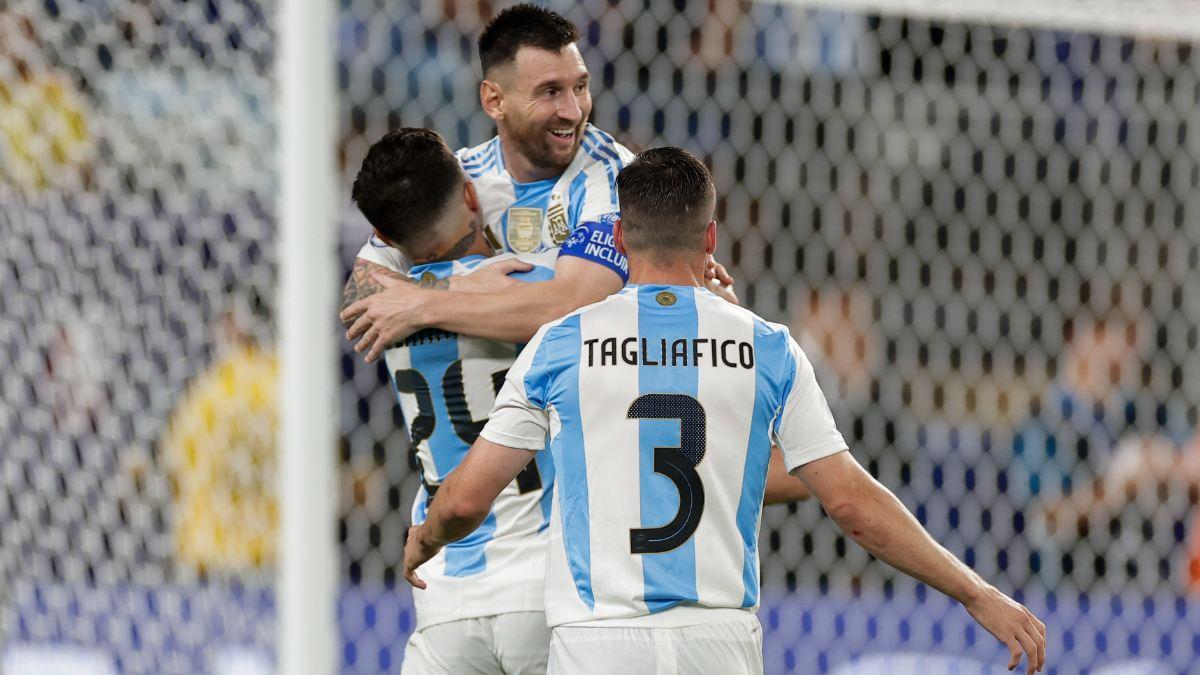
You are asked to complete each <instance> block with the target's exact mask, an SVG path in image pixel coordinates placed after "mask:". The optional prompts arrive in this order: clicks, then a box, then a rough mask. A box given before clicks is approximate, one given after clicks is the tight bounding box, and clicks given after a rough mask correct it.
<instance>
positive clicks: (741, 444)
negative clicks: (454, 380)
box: [509, 285, 845, 626]
mask: <svg viewBox="0 0 1200 675" xmlns="http://www.w3.org/2000/svg"><path fill="white" fill-rule="evenodd" d="M811 371H812V369H811V366H810V365H809V364H808V362H807V360H806V359H805V357H804V355H803V352H801V351H800V349H799V348H798V347H796V346H795V341H794V340H792V339H791V337H790V335H789V334H788V332H787V329H786V328H784V327H782V326H779V325H776V324H770V323H767V322H765V321H763V320H762V319H760V318H758V317H757V316H755V315H754V314H753V313H751V312H749V311H747V310H745V309H742V308H739V307H737V306H735V305H732V304H729V303H727V302H725V301H724V300H721V299H719V298H717V297H716V296H714V295H712V294H711V293H709V292H708V291H705V290H703V289H700V288H696V287H692V286H657V285H630V286H627V287H626V288H625V289H624V290H623V291H621V292H620V293H618V294H616V295H614V296H612V297H610V298H609V299H607V300H605V301H603V302H600V303H597V304H595V305H591V306H589V307H585V308H583V309H582V310H580V311H578V312H576V313H575V314H572V315H568V316H567V317H565V318H564V319H561V320H559V321H558V322H556V323H553V324H549V325H548V326H546V327H544V328H543V330H542V332H541V333H539V335H538V336H537V337H536V338H535V339H534V342H532V343H531V344H530V348H529V349H527V350H526V352H525V354H523V355H522V358H521V359H520V360H519V361H518V363H517V365H516V366H514V368H513V370H512V371H511V373H510V377H509V381H510V383H511V382H513V381H514V379H515V378H521V382H520V383H519V384H520V386H523V387H524V390H525V394H526V396H527V397H528V400H529V401H530V402H532V403H533V404H534V405H538V406H539V407H544V408H545V409H546V410H548V411H550V418H551V422H550V428H551V432H552V433H551V435H552V441H551V448H552V451H553V455H554V461H555V465H556V467H557V474H556V495H557V496H556V499H555V513H556V517H555V519H554V523H553V524H552V526H551V543H550V552H549V555H550V567H549V571H548V581H547V593H546V602H547V619H548V622H549V623H550V625H552V626H553V625H560V624H564V623H576V622H588V621H593V620H605V621H606V623H608V624H610V625H612V624H617V625H620V624H623V623H624V624H627V625H673V624H672V623H671V622H672V621H675V622H679V621H682V622H683V623H685V624H686V623H688V622H691V621H694V619H695V616H694V614H695V612H696V611H705V612H706V613H707V610H710V609H712V608H720V609H725V610H739V609H743V610H752V609H753V608H754V607H756V606H757V604H758V551H757V541H758V526H759V516H760V514H761V510H762V501H763V493H764V490H765V483H766V472H767V463H768V460H769V457H770V447H771V437H772V436H773V435H774V433H775V432H776V431H777V430H778V426H779V423H780V419H781V417H787V416H789V415H790V416H793V417H794V416H796V415H797V414H800V415H801V416H803V417H809V418H813V419H816V421H817V422H818V423H816V424H813V425H812V429H813V432H814V433H813V436H812V437H811V438H805V439H804V440H802V441H801V443H800V444H809V441H810V440H811V444H809V445H811V447H810V448H807V449H806V448H796V447H793V448H792V449H793V450H794V451H797V452H796V453H795V454H796V456H800V455H808V454H818V455H819V454H820V453H823V454H832V452H835V451H838V450H841V449H843V448H844V447H845V444H844V442H843V441H842V438H841V436H840V435H839V434H838V433H837V431H836V429H835V428H834V426H833V423H832V416H831V415H830V413H829V409H828V406H827V405H826V403H825V400H824V398H823V397H822V396H821V394H820V391H819V390H818V389H816V388H815V382H813V380H812V372H811ZM805 373H807V375H806V376H805ZM797 387H799V388H801V389H803V391H800V390H798V389H797ZM785 408H787V409H786V410H785ZM797 410H800V411H801V413H797V412H796V411H797ZM793 445H796V444H795V443H793ZM677 607H678V608H680V609H674V610H673V611H671V612H667V613H662V614H659V613H660V612H663V610H668V609H672V608H677ZM684 607H692V608H697V607H698V608H705V609H704V610H696V609H692V610H686V609H682V608H684ZM689 612H690V613H691V614H692V616H690V617H689V616H686V615H687V614H688V613H689ZM668 617H671V618H668ZM657 620H661V621H658V623H655V622H656V621H657Z"/></svg>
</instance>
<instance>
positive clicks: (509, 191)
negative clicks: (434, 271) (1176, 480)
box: [358, 124, 634, 281]
mask: <svg viewBox="0 0 1200 675" xmlns="http://www.w3.org/2000/svg"><path fill="white" fill-rule="evenodd" d="M455 156H456V157H458V161H459V164H460V165H461V166H462V168H463V171H465V172H466V174H467V177H468V178H470V180H471V181H472V182H473V183H474V184H475V189H476V191H477V192H478V194H479V204H480V209H481V211H482V216H483V222H484V225H485V226H486V227H487V230H488V232H489V233H490V235H491V237H492V240H493V242H494V243H496V244H498V245H499V249H498V250H499V251H507V252H510V253H535V252H539V251H544V250H547V249H559V254H560V255H564V256H572V257H578V258H583V259H585V260H590V261H592V262H595V263H597V264H600V265H603V266H604V267H606V268H608V269H610V270H612V271H613V272H614V273H616V274H617V275H618V276H619V277H621V280H622V281H624V280H626V279H627V278H628V277H629V267H628V263H627V262H626V260H625V256H623V255H621V254H620V253H618V252H617V249H616V245H615V244H614V242H613V235H612V229H613V223H614V222H615V221H616V218H617V214H618V209H619V207H618V202H617V174H618V173H619V172H620V171H621V169H622V168H624V166H625V165H626V164H627V163H628V162H630V161H631V160H632V159H633V156H634V155H633V153H632V152H630V151H629V150H628V149H627V148H625V146H623V145H621V144H620V143H617V142H616V141H615V140H614V139H613V137H612V136H610V135H608V134H606V133H605V132H603V131H601V130H599V129H597V128H596V127H594V126H592V125H590V124H589V125H587V127H586V129H585V130H584V135H583V140H582V142H581V143H580V146H579V151H578V152H576V153H575V159H574V160H572V162H571V164H570V165H568V166H567V168H566V170H565V171H563V173H562V174H561V175H560V176H559V177H557V178H547V179H546V180H540V181H533V182H531V183H518V182H517V181H515V180H513V177H512V176H511V175H510V174H509V173H508V170H507V169H506V168H505V165H504V153H503V151H502V150H501V147H500V137H499V136H496V137H494V138H492V139H491V140H490V141H488V142H486V143H482V144H480V145H476V146H474V147H471V148H463V149H461V150H459V151H458V152H456V153H455ZM358 257H360V258H362V259H364V260H367V261H370V262H373V263H376V264H378V265H383V266H384V267H387V268H389V269H392V270H395V271H404V270H406V269H407V268H408V263H407V261H405V260H404V258H403V256H402V255H401V254H400V252H399V251H397V250H396V249H394V248H391V247H389V246H388V245H387V244H385V243H383V242H382V241H380V240H379V239H378V238H377V237H374V236H372V237H371V238H370V239H369V240H368V241H367V243H366V244H365V245H363V247H362V249H361V250H360V251H359V254H358Z"/></svg>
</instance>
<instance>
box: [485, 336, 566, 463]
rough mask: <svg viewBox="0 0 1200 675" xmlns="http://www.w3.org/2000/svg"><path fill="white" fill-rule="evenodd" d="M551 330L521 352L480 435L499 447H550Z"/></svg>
mask: <svg viewBox="0 0 1200 675" xmlns="http://www.w3.org/2000/svg"><path fill="white" fill-rule="evenodd" d="M552 325H554V324H550V326H552ZM550 326H542V328H541V329H540V330H539V331H538V333H537V335H534V336H533V339H532V340H531V341H530V342H529V344H527V345H525V348H524V349H523V350H521V354H520V355H519V356H518V357H517V360H516V361H515V362H514V363H513V365H512V367H511V368H509V369H508V375H506V376H505V378H504V386H503V387H501V388H500V393H499V394H497V395H496V405H495V406H493V407H492V412H491V414H490V415H488V421H487V424H486V425H484V427H483V431H481V432H480V435H481V436H483V437H484V438H486V439H487V440H489V441H491V442H493V443H496V444H497V445H503V446H507V447H510V448H518V449H522V450H541V449H542V448H544V447H545V446H546V435H547V434H548V433H549V431H550V414H549V412H548V411H547V410H546V391H547V390H548V388H549V379H550V371H549V367H548V365H549V364H548V362H547V358H546V350H545V349H544V345H545V337H546V333H547V330H548V329H549V327H550Z"/></svg>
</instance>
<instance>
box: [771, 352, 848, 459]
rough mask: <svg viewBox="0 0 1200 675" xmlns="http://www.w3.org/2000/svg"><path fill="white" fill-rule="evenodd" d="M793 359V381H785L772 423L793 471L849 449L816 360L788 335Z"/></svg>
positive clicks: (778, 442) (775, 435)
mask: <svg viewBox="0 0 1200 675" xmlns="http://www.w3.org/2000/svg"><path fill="white" fill-rule="evenodd" d="M787 341H788V354H789V355H790V357H791V358H790V360H791V361H792V366H791V367H790V368H789V369H788V370H789V371H790V373H789V374H790V381H789V382H787V383H785V385H784V392H785V393H784V400H783V405H782V407H781V409H780V411H779V414H778V416H777V417H776V418H775V424H774V425H773V426H772V429H771V432H772V439H771V440H773V441H774V442H775V443H776V444H777V445H778V446H779V450H780V451H781V452H782V453H783V463H784V466H786V467H787V470H788V471H789V472H791V471H793V470H795V469H796V468H797V467H800V466H803V465H805V464H808V463H809V462H812V461H815V460H818V459H821V458H822V457H828V456H829V455H833V454H837V453H839V452H842V451H843V450H846V449H847V447H846V441H845V440H844V439H843V438H842V434H841V433H840V432H839V431H838V430H837V425H836V423H835V422H834V420H833V413H832V412H831V411H830V410H829V403H828V402H827V401H826V400H825V395H824V394H823V393H821V387H820V386H819V385H818V384H817V378H816V375H815V373H814V372H813V367H812V364H811V363H809V361H808V357H807V356H805V354H804V351H803V350H802V349H800V345H798V344H796V341H795V340H794V339H793V338H792V337H791V336H788V338H787Z"/></svg>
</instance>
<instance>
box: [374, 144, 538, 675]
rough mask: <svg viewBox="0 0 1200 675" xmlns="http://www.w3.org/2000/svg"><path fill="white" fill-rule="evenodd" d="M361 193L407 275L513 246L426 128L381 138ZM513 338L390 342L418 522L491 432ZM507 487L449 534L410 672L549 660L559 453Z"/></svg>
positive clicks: (421, 614) (432, 578) (426, 334)
mask: <svg viewBox="0 0 1200 675" xmlns="http://www.w3.org/2000/svg"><path fill="white" fill-rule="evenodd" d="M353 197H354V201H355V203H356V204H357V205H358V208H359V209H360V210H361V211H362V213H363V215H364V216H366V218H367V220H368V221H369V222H370V223H371V225H372V226H373V227H374V228H375V231H376V235H375V236H376V237H378V238H379V239H380V240H381V241H384V242H387V243H388V245H389V246H394V247H395V248H396V249H397V250H398V251H400V252H402V253H403V254H404V255H405V256H406V257H407V258H408V259H409V260H412V261H414V262H417V263H418V264H417V265H415V266H414V267H412V268H411V269H409V270H408V272H407V275H408V278H410V279H412V280H414V281H416V282H418V283H425V284H430V283H440V282H445V281H447V280H448V279H450V278H452V277H456V276H461V275H464V274H467V273H469V272H470V271H472V270H475V269H478V268H480V267H484V266H488V265H496V264H501V263H504V262H506V261H509V260H512V259H515V257H516V256H515V255H514V254H511V253H510V254H504V255H500V256H496V257H490V256H491V254H492V247H491V244H490V243H489V242H488V241H487V238H486V237H485V236H484V234H483V228H482V223H481V220H480V212H479V198H478V194H477V192H476V189H475V186H474V185H473V184H472V183H471V181H469V180H467V179H466V176H464V175H463V172H462V169H460V168H459V164H458V161H457V160H456V159H455V157H454V154H453V153H452V152H451V151H450V148H448V147H447V146H446V144H445V142H444V141H443V140H442V138H441V137H440V136H439V135H438V134H436V133H435V132H433V131H429V130H427V129H412V128H405V129H400V130H398V131H394V132H391V133H389V134H387V135H386V136H384V137H383V138H382V139H380V140H379V141H378V142H376V143H375V144H374V145H372V146H371V148H370V150H369V152H368V153H367V156H366V158H365V159H364V160H363V165H362V167H361V169H360V170H359V172H358V176H357V177H356V178H355V181H354V189H353ZM555 257H556V256H555V255H554V252H553V251H548V252H543V253H541V254H526V258H525V260H526V261H527V262H530V263H532V264H531V265H529V267H530V269H529V270H528V271H524V272H518V273H516V274H514V276H515V277H517V278H519V279H522V280H524V281H543V280H546V279H549V278H550V277H551V276H552V275H553V267H554V262H555ZM517 352H518V348H517V346H516V345H514V344H512V343H501V342H493V341H490V340H484V339H480V338H471V337H467V336H461V335H456V334H454V333H449V332H446V331H443V330H439V329H427V330H423V331H420V332H417V333H415V334H413V335H411V336H409V337H408V338H407V339H405V340H403V341H401V342H399V343H397V344H395V345H393V346H392V347H391V348H389V349H388V350H387V351H386V352H385V355H384V358H385V360H386V363H387V368H388V373H389V374H391V376H392V383H393V385H394V389H395V392H396V398H397V401H398V402H399V404H400V408H401V410H402V411H403V413H404V420H405V423H406V425H407V426H408V433H409V438H410V439H411V443H412V448H413V451H414V453H415V455H416V458H417V461H418V465H419V467H420V475H421V488H420V489H419V490H418V492H417V498H416V502H415V503H414V504H413V511H412V522H413V523H414V524H420V523H422V522H423V521H424V519H425V513H426V509H427V508H428V506H429V504H430V502H431V501H433V500H434V496H435V495H436V494H437V491H438V486H439V485H440V484H441V483H442V481H443V480H444V479H445V477H446V476H447V474H449V473H450V472H451V471H453V470H454V469H455V468H456V467H457V466H458V464H459V462H460V461H461V460H462V458H463V456H464V455H465V454H466V453H467V450H468V448H470V447H471V443H472V442H474V441H475V438H476V437H477V436H478V435H479V429H480V428H481V427H482V426H483V422H485V421H486V420H487V417H486V416H487V413H488V411H489V410H491V407H492V404H493V402H494V401H495V395H496V390H497V389H498V388H499V385H500V383H502V382H503V380H504V375H505V372H506V371H507V370H508V368H509V366H511V365H512V362H513V360H514V359H515V358H516V355H517ZM528 459H529V460H530V461H528V462H527V463H526V466H525V467H524V468H523V469H522V470H521V471H520V472H519V473H518V474H517V475H516V476H515V478H514V479H510V481H509V483H508V485H506V486H505V487H504V488H503V489H502V490H501V492H500V494H499V496H498V498H497V499H496V502H495V504H494V506H493V507H492V508H491V509H490V510H489V512H488V514H487V515H486V516H485V517H484V519H483V521H482V525H481V526H480V527H479V528H478V529H476V530H475V531H474V532H473V533H472V534H471V536H469V537H466V538H465V539H462V540H460V541H458V542H455V543H454V544H452V545H450V546H448V547H446V548H445V549H443V550H442V552H441V553H440V554H439V555H438V556H437V557H436V558H435V559H434V560H433V561H432V562H431V563H430V565H429V566H428V568H427V570H428V571H427V576H428V577H429V587H428V588H427V589H425V590H421V591H415V592H414V593H413V600H414V604H415V606H416V610H417V626H416V630H415V632H414V633H413V634H412V636H411V637H410V639H409V642H408V645H407V647H406V648H405V653H404V663H403V672H404V673H406V674H407V675H413V674H417V675H423V674H426V673H446V674H448V675H449V674H453V673H464V672H473V673H544V672H545V669H546V658H547V649H548V647H549V643H550V633H549V629H548V628H547V627H546V618H545V615H544V613H543V600H542V592H543V586H544V581H545V575H544V567H545V563H544V558H545V550H546V547H545V541H546V535H545V530H546V527H547V524H548V522H549V517H550V512H549V508H550V504H549V498H550V494H551V491H550V490H549V489H548V488H549V485H550V484H551V482H552V479H553V465H552V464H551V463H550V462H549V461H548V458H547V457H546V456H545V453H542V454H540V455H537V456H536V457H534V456H533V455H529V456H528Z"/></svg>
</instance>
